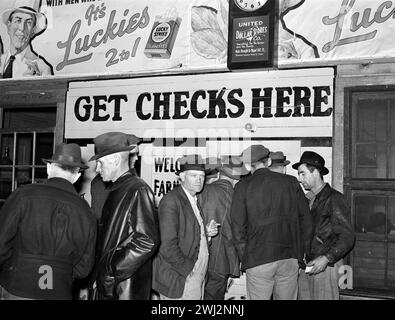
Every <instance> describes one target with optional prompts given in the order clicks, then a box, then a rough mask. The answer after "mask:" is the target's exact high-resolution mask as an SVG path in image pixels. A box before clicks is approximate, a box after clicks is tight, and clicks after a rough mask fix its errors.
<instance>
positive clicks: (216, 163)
mask: <svg viewBox="0 0 395 320" xmlns="http://www.w3.org/2000/svg"><path fill="white" fill-rule="evenodd" d="M220 166H221V159H219V158H216V157H209V158H206V159H205V163H204V171H205V173H206V178H210V177H212V176H215V175H217V173H218V167H220Z"/></svg>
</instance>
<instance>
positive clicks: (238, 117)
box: [65, 68, 334, 139]
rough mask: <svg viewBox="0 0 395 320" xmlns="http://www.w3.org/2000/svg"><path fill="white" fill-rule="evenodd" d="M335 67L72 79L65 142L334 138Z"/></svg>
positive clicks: (68, 99)
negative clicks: (118, 135) (129, 136)
mask: <svg viewBox="0 0 395 320" xmlns="http://www.w3.org/2000/svg"><path fill="white" fill-rule="evenodd" d="M333 76H334V74H333V69H332V68H322V69H306V70H281V71H261V72H248V73H214V74H204V75H188V76H164V77H151V78H135V79H117V80H106V81H85V82H72V83H70V84H69V90H68V93H67V101H66V120H65V137H66V138H67V139H70V138H93V137H95V136H97V135H99V134H101V133H104V132H107V131H123V132H127V133H129V132H130V133H133V134H136V135H138V136H140V137H144V138H162V137H168V138H172V137H173V138H174V137H175V138H177V137H223V138H229V137H237V138H251V137H254V136H257V137H305V136H309V137H311V136H321V137H322V136H327V137H330V136H332V119H333Z"/></svg>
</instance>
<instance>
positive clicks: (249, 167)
mask: <svg viewBox="0 0 395 320" xmlns="http://www.w3.org/2000/svg"><path fill="white" fill-rule="evenodd" d="M244 166H245V167H246V169H247V171H251V164H250V163H245V164H244Z"/></svg>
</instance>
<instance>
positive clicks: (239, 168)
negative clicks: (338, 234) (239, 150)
mask: <svg viewBox="0 0 395 320" xmlns="http://www.w3.org/2000/svg"><path fill="white" fill-rule="evenodd" d="M221 161H222V165H221V166H220V167H219V168H218V171H219V172H221V173H222V174H224V175H225V176H227V177H229V178H231V179H234V180H240V179H241V176H244V175H247V174H248V173H249V171H248V170H247V169H246V168H245V167H244V165H243V163H242V162H241V160H240V158H239V157H237V156H222V158H221Z"/></svg>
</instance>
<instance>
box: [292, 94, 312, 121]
mask: <svg viewBox="0 0 395 320" xmlns="http://www.w3.org/2000/svg"><path fill="white" fill-rule="evenodd" d="M293 90H294V106H295V109H294V114H293V115H292V117H301V116H302V106H304V107H305V109H306V108H307V109H308V110H310V98H311V90H310V88H308V87H294V88H293Z"/></svg>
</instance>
